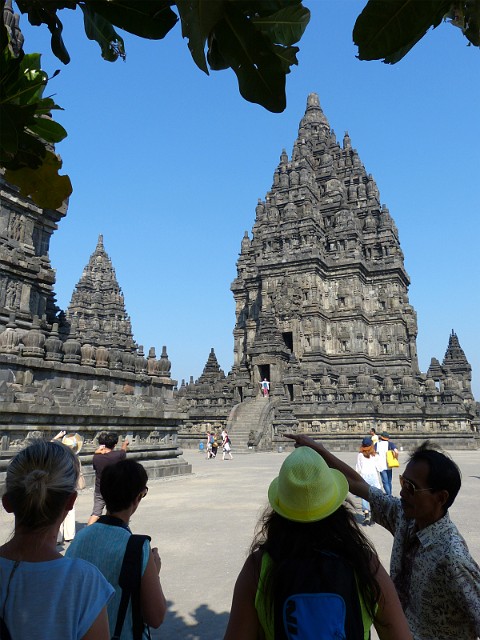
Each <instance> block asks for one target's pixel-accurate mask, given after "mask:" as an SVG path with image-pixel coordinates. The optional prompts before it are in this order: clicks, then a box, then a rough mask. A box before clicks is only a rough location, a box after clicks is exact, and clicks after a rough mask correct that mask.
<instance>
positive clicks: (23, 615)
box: [0, 440, 114, 640]
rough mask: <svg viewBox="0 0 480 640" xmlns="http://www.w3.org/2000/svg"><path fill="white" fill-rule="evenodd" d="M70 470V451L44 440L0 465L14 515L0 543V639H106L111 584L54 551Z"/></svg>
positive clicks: (72, 494) (70, 491)
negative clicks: (4, 469)
mask: <svg viewBox="0 0 480 640" xmlns="http://www.w3.org/2000/svg"><path fill="white" fill-rule="evenodd" d="M78 476H79V464H78V458H77V457H76V455H75V454H74V453H73V452H72V451H71V450H70V449H69V448H68V447H66V446H64V445H62V444H60V443H59V442H45V441H44V440H37V441H35V442H33V443H32V444H30V446H28V447H27V448H26V449H23V450H22V451H20V452H19V453H17V455H16V456H15V457H14V458H13V460H12V461H11V462H10V464H9V465H8V467H7V474H6V491H5V493H4V495H3V497H2V503H3V507H4V509H5V511H6V512H7V513H13V514H14V516H15V530H14V533H13V536H12V537H11V538H10V539H9V540H8V542H6V543H5V544H4V545H2V546H1V547H0V576H1V580H0V616H1V619H0V637H1V638H2V640H3V638H5V639H6V640H7V639H8V638H13V639H14V640H15V639H18V640H27V639H29V640H30V639H33V638H51V639H52V640H54V639H58V640H60V638H61V640H110V633H109V628H108V618H107V608H106V605H107V603H108V601H109V600H110V598H111V597H112V596H113V593H114V591H113V588H112V587H111V586H110V585H109V584H108V582H107V580H106V579H105V578H104V577H103V576H102V574H101V573H100V571H99V570H98V569H97V568H96V567H93V566H92V565H91V564H89V563H88V562H84V561H83V560H77V559H74V558H64V557H63V556H62V555H61V554H60V553H59V552H58V551H57V535H58V530H59V528H60V523H61V522H62V521H63V520H64V519H65V516H66V515H67V512H68V511H70V510H71V509H72V507H73V505H74V503H75V500H76V498H77V492H76V486H77V481H78Z"/></svg>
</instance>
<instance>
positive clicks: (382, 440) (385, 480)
mask: <svg viewBox="0 0 480 640" xmlns="http://www.w3.org/2000/svg"><path fill="white" fill-rule="evenodd" d="M375 450H376V452H377V454H378V458H379V460H378V470H379V472H380V478H381V479H382V484H383V489H384V491H385V493H386V494H387V495H389V496H391V495H392V475H393V474H392V467H391V466H390V464H391V463H390V460H389V459H391V460H392V464H393V465H394V466H398V462H396V461H398V449H397V447H396V446H395V445H394V444H393V442H391V441H390V434H389V433H387V432H386V431H382V433H381V434H380V437H379V439H378V442H377V444H376V445H375ZM389 451H390V452H391V453H388V452H389Z"/></svg>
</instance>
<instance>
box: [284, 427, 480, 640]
mask: <svg viewBox="0 0 480 640" xmlns="http://www.w3.org/2000/svg"><path fill="white" fill-rule="evenodd" d="M287 437H289V438H291V439H292V440H294V441H295V444H296V446H298V447H303V446H308V447H311V448H312V449H313V450H314V451H316V452H318V453H319V454H320V455H321V456H322V457H323V458H324V460H325V461H326V463H327V464H328V465H329V466H330V467H331V468H332V469H337V470H339V471H341V472H342V473H344V474H345V476H346V478H347V480H348V484H349V488H350V491H351V492H352V493H353V494H354V495H356V496H359V497H361V498H364V499H365V500H368V501H369V502H370V505H371V509H372V516H373V518H374V520H375V522H377V523H378V524H380V525H381V526H382V527H385V529H387V530H388V531H390V533H392V534H393V548H392V556H391V561H390V575H391V577H392V580H393V582H394V584H395V587H396V589H397V593H398V596H399V598H400V602H401V604H402V607H403V610H404V612H405V615H406V618H407V621H408V624H409V626H410V630H411V631H412V634H413V637H414V639H415V640H453V639H455V640H475V639H476V638H478V637H480V567H479V566H478V564H477V563H476V562H475V560H474V559H473V558H472V556H471V555H470V553H469V551H468V547H467V544H466V542H465V540H464V539H463V537H462V536H461V535H460V533H459V531H458V529H457V527H456V526H455V525H454V524H453V522H452V521H451V520H450V516H449V513H448V509H449V508H450V507H451V506H452V504H453V502H454V501H455V498H456V496H457V494H458V492H459V490H460V487H461V475H460V470H459V469H458V467H457V465H456V464H455V463H454V462H453V460H452V459H451V458H450V457H449V456H447V455H446V454H445V453H443V452H442V451H441V450H440V449H439V448H438V447H436V446H435V445H434V444H432V443H431V442H429V441H427V442H424V443H423V444H422V445H421V446H420V447H418V448H417V449H416V450H415V451H413V453H412V454H411V455H410V458H409V461H408V464H407V466H406V468H405V471H404V473H403V475H401V476H400V486H401V491H400V499H399V498H395V497H393V496H391V495H387V494H384V493H383V492H382V491H381V490H379V489H377V488H375V487H371V486H370V485H369V484H368V483H367V482H365V480H364V479H363V478H362V477H361V476H360V475H359V474H358V473H356V471H354V469H352V468H351V467H350V466H349V465H348V464H346V463H345V462H342V461H341V460H340V459H339V458H337V457H336V456H334V455H333V453H330V452H329V451H328V450H327V449H326V448H325V447H324V445H322V444H321V443H320V442H319V441H316V440H313V438H310V437H308V436H306V435H288V436H287Z"/></svg>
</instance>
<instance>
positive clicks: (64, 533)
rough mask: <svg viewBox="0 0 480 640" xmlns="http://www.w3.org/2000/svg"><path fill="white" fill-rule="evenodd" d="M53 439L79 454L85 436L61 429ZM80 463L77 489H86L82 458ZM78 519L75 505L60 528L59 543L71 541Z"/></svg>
mask: <svg viewBox="0 0 480 640" xmlns="http://www.w3.org/2000/svg"><path fill="white" fill-rule="evenodd" d="M53 440H60V442H61V443H62V444H64V445H65V446H66V447H68V448H69V449H71V451H72V452H73V453H75V454H76V455H78V454H79V453H80V450H81V448H82V447H83V437H82V436H81V435H80V434H79V433H68V434H67V432H66V431H59V432H58V433H57V435H56V436H55V437H54V438H53ZM78 463H79V465H80V473H79V476H78V482H77V490H79V489H80V490H81V489H85V478H84V476H83V473H82V467H81V464H80V459H79V460H78ZM75 530H76V520H75V505H74V506H73V507H72V509H71V510H70V511H69V512H68V513H67V515H66V517H65V520H64V521H63V522H62V524H61V525H60V529H59V530H58V538H57V543H58V544H63V543H64V542H71V541H72V540H73V539H74V537H75Z"/></svg>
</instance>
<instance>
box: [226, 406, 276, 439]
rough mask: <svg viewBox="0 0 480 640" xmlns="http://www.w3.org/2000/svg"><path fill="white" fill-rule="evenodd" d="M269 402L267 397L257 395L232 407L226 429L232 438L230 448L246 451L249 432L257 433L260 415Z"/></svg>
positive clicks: (259, 426)
mask: <svg viewBox="0 0 480 640" xmlns="http://www.w3.org/2000/svg"><path fill="white" fill-rule="evenodd" d="M269 402H270V399H269V398H264V397H262V396H258V397H257V398H255V399H254V400H246V401H245V402H242V403H240V404H237V405H236V406H235V407H233V409H232V411H231V413H230V416H229V418H228V422H227V431H228V433H229V435H230V437H231V438H232V448H233V449H234V450H236V451H247V450H248V441H249V435H250V432H251V431H253V432H255V433H257V432H258V431H259V430H260V429H261V428H262V425H261V424H260V422H261V417H262V414H263V412H264V411H265V409H266V408H267V407H268V404H269Z"/></svg>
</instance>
